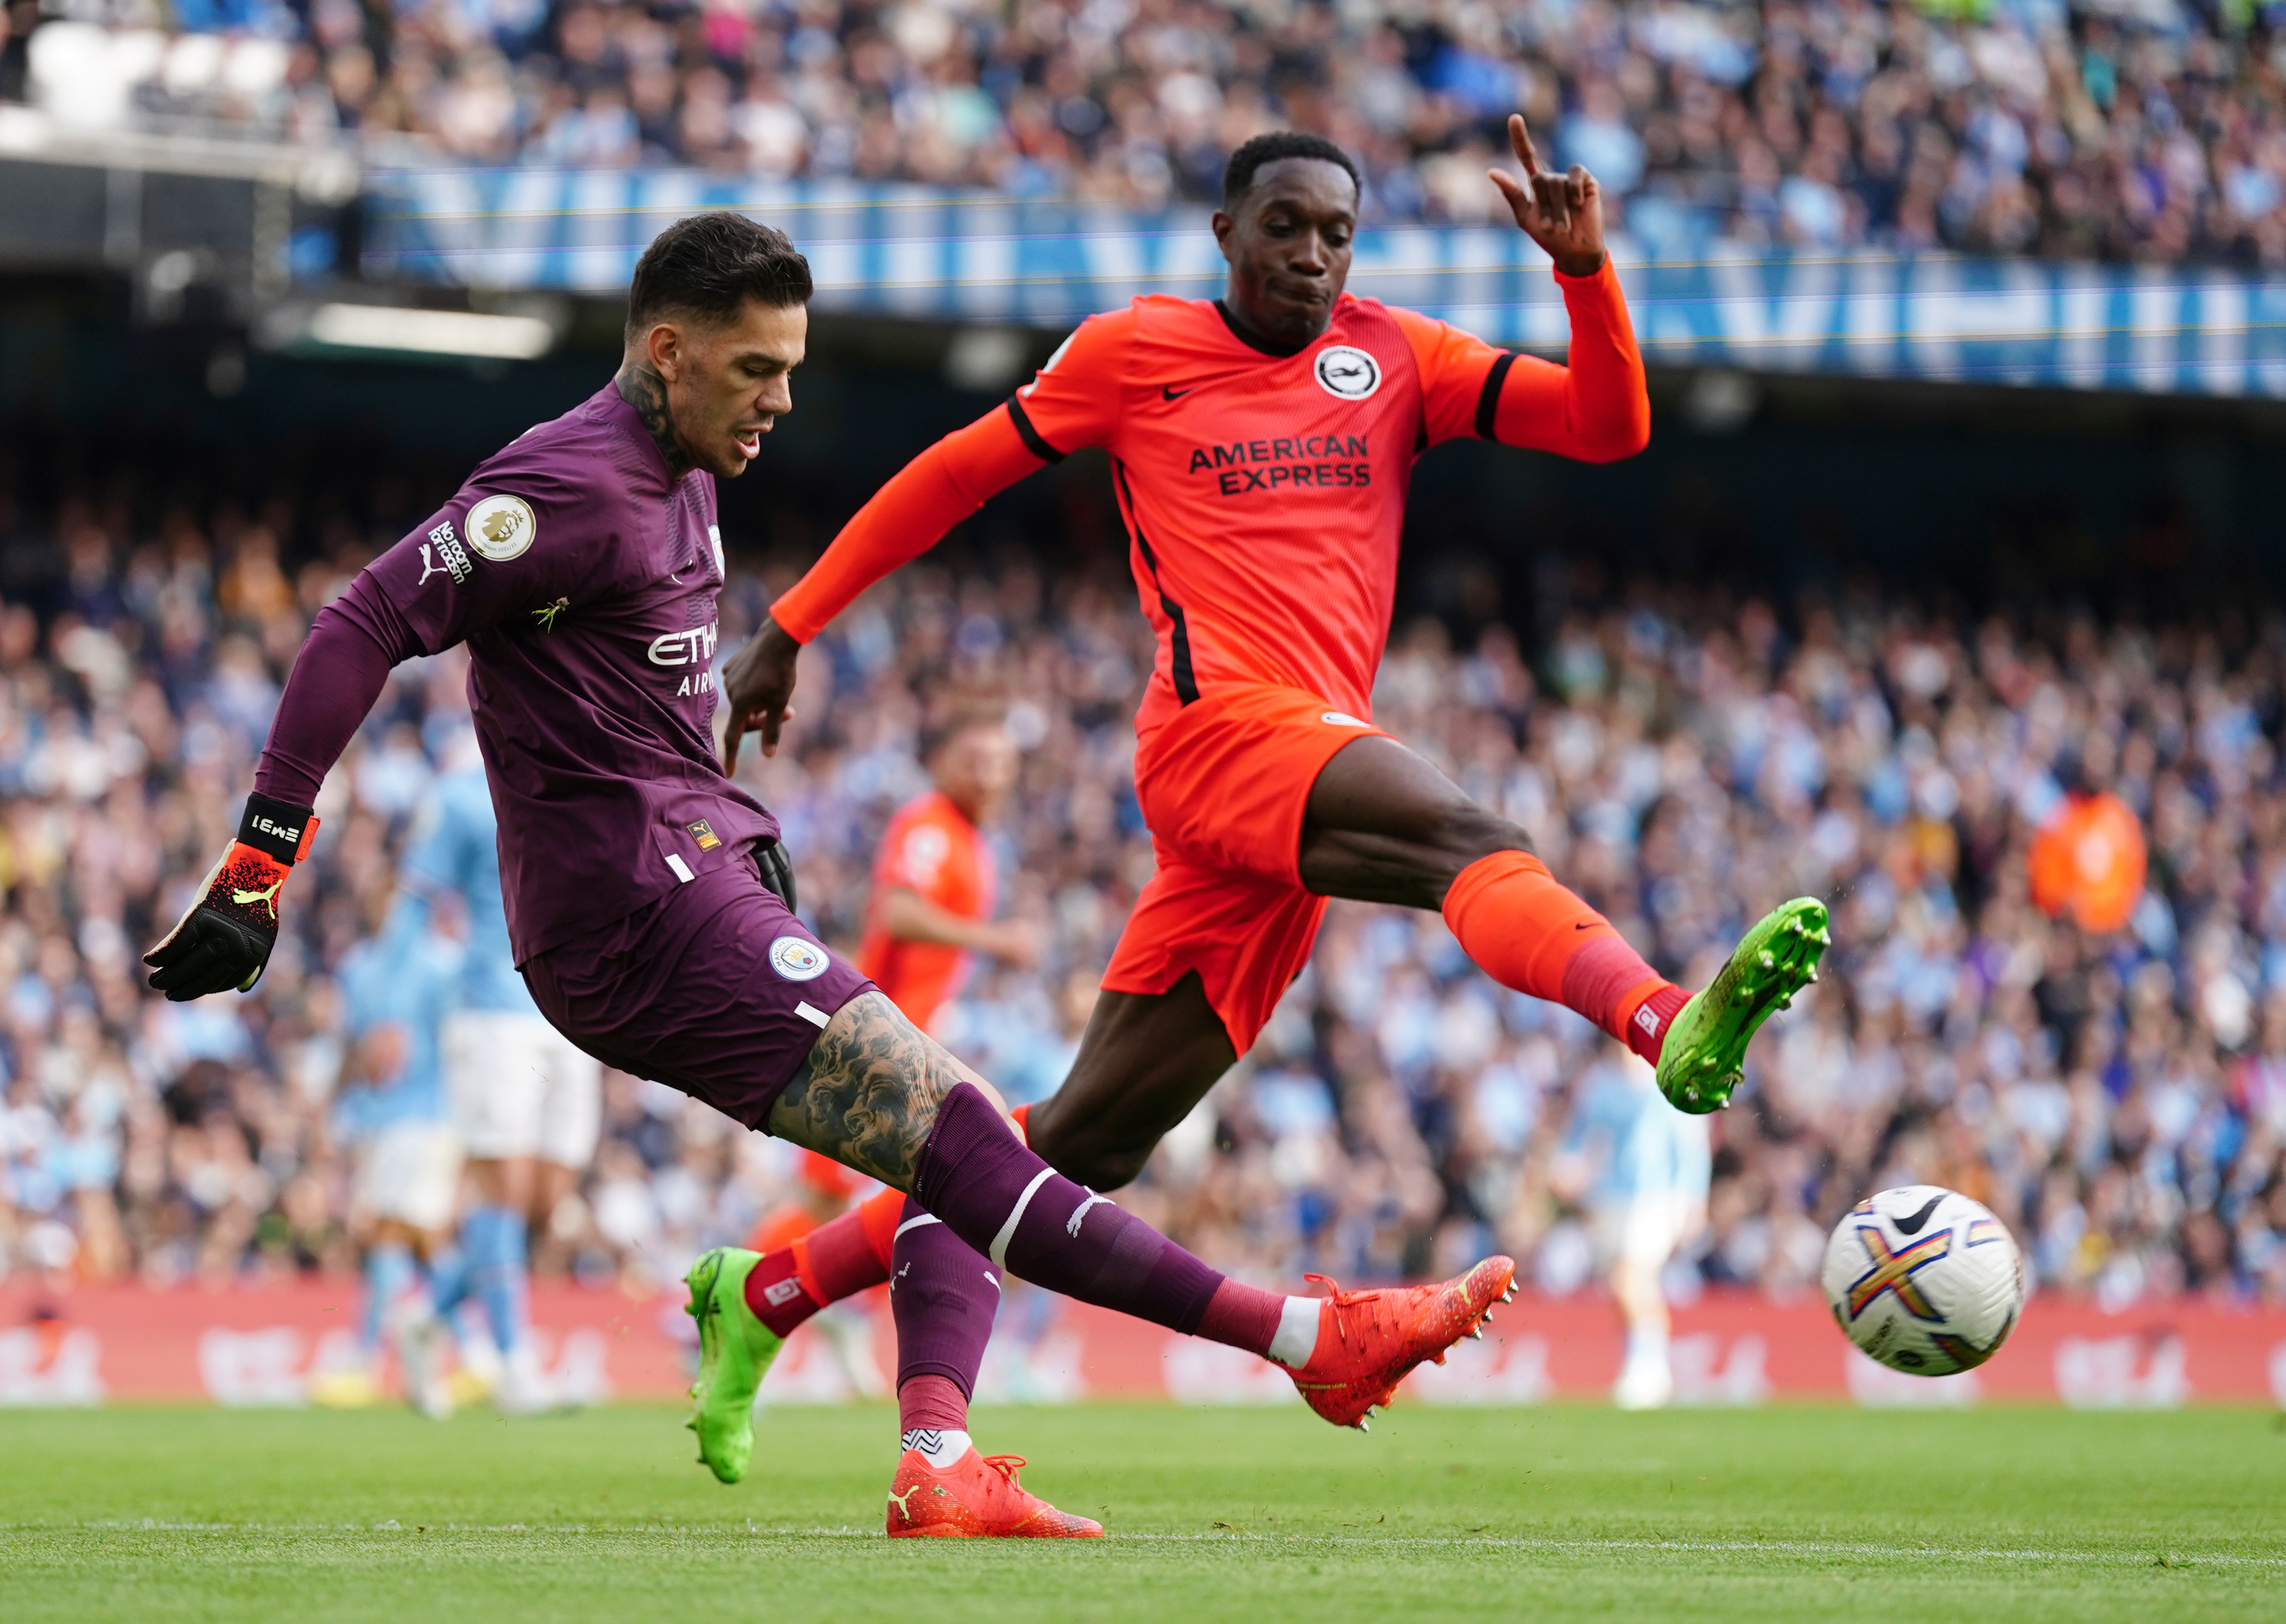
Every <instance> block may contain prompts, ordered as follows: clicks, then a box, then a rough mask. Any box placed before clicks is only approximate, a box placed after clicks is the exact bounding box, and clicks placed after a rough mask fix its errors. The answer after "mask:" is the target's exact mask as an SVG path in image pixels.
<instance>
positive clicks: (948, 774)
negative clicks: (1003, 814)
mask: <svg viewBox="0 0 2286 1624" xmlns="http://www.w3.org/2000/svg"><path fill="white" fill-rule="evenodd" d="M1017 765H1018V763H1017V755H1016V741H1015V740H1014V739H1013V738H1011V737H1008V729H1005V728H1004V727H1000V726H997V724H996V725H993V726H989V727H986V726H978V727H968V728H963V729H961V730H960V731H959V732H958V733H956V734H954V735H953V736H952V737H950V738H949V739H947V740H946V741H945V742H944V745H942V748H940V749H939V750H938V751H937V753H936V760H935V761H934V762H932V763H931V764H930V766H931V776H932V777H934V778H935V779H936V786H937V788H939V789H941V790H942V791H943V792H944V793H945V795H946V797H947V798H948V799H949V800H951V802H952V804H953V805H954V806H956V807H958V808H960V809H961V811H962V813H963V814H964V815H966V817H967V818H968V821H969V822H970V823H972V824H989V823H990V822H991V821H992V820H993V819H994V818H996V817H997V816H999V815H1000V809H1001V808H1003V807H1005V806H1006V805H1007V804H1008V795H1009V792H1011V791H1013V789H1014V788H1015V787H1016V769H1017Z"/></svg>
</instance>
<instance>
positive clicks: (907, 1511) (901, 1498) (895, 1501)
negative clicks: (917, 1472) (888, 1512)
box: [889, 1483, 920, 1522]
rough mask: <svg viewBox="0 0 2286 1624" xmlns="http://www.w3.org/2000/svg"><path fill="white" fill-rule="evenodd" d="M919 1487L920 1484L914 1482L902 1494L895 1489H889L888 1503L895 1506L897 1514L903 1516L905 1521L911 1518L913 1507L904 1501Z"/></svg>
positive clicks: (915, 1492) (916, 1491)
mask: <svg viewBox="0 0 2286 1624" xmlns="http://www.w3.org/2000/svg"><path fill="white" fill-rule="evenodd" d="M919 1489H920V1485H919V1484H918V1483H916V1484H914V1485H913V1486H912V1487H911V1488H909V1489H907V1490H906V1491H905V1492H904V1493H903V1494H899V1493H897V1491H896V1490H895V1489H891V1490H890V1491H889V1503H890V1504H891V1505H893V1506H895V1507H896V1508H897V1515H898V1516H900V1517H902V1518H904V1519H905V1520H906V1521H907V1522H910V1521H912V1520H913V1509H912V1507H910V1506H909V1505H907V1504H906V1503H905V1502H907V1501H909V1500H910V1499H911V1498H912V1497H913V1495H914V1494H917V1493H918V1491H919Z"/></svg>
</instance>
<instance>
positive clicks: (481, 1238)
mask: <svg viewBox="0 0 2286 1624" xmlns="http://www.w3.org/2000/svg"><path fill="white" fill-rule="evenodd" d="M499 838H500V837H499V824H498V822H497V820H496V819H495V817H494V816H493V800H492V792H491V790H490V788H489V787H488V786H487V785H486V784H485V769H484V766H483V764H482V762H481V761H478V760H477V753H476V750H475V742H474V739H473V737H470V736H463V737H462V738H461V739H460V740H459V741H457V743H456V744H455V745H454V746H453V749H452V750H451V752H450V753H448V757H447V763H446V770H445V771H444V772H442V773H440V774H439V775H438V776H437V778H436V780H435V781H434V782H433V783H431V784H430V786H429V790H428V792H427V793H426V795H425V796H424V797H423V798H422V803H421V806H420V808H419V810H418V811H417V812H416V813H415V815H414V825H413V831H412V834H411V837H410V839H409V840H407V842H406V853H405V863H404V881H405V884H406V887H407V888H408V889H412V890H416V891H419V892H421V893H422V894H424V895H428V896H429V897H430V898H431V899H433V900H437V901H440V902H441V901H442V900H443V899H445V898H448V897H449V898H451V899H453V903H454V904H455V905H457V907H458V908H459V910H460V911H461V914H462V915H463V917H464V919H465V928H466V937H467V942H466V946H465V948H464V950H463V952H462V955H461V969H460V974H459V976H458V977H457V984H456V986H455V988H454V991H453V1002H452V1006H451V1009H450V1011H449V1013H446V1014H445V1016H444V1021H443V1031H442V1048H443V1061H444V1075H445V1086H446V1089H447V1091H448V1092H449V1094H450V1096H451V1100H452V1115H453V1121H454V1123H456V1124H457V1125H458V1127H459V1130H460V1134H461V1143H462V1144H463V1146H464V1147H466V1150H467V1153H468V1157H469V1163H468V1167H469V1182H470V1184H471V1185H472V1186H474V1202H473V1204H472V1205H471V1206H470V1208H469V1214H468V1217H467V1218H466V1219H465V1220H464V1221H463V1223H462V1225H461V1250H462V1252H463V1253H464V1254H465V1257H466V1259H467V1266H468V1276H467V1285H466V1289H467V1291H468V1293H469V1295H471V1296H473V1297H475V1298H476V1299H477V1301H478V1302H480V1303H481V1304H482V1305H484V1309H485V1319H486V1320H487V1321H488V1322H489V1323H490V1325H491V1327H492V1335H493V1344H494V1345H495V1346H496V1347H497V1349H498V1353H499V1357H498V1360H497V1361H494V1360H488V1359H486V1358H485V1357H484V1350H482V1348H481V1344H479V1343H478V1342H477V1340H476V1339H473V1338H464V1339H463V1343H462V1351H463V1358H464V1365H465V1367H466V1368H469V1369H470V1370H471V1371H472V1372H475V1373H477V1374H478V1376H479V1377H480V1380H481V1379H484V1378H489V1380H490V1383H491V1384H492V1387H493V1402H494V1403H495V1404H496V1405H498V1406H499V1407H501V1409H503V1410H506V1411H508V1412H510V1413H514V1414H529V1413H532V1412H534V1411H538V1410H542V1409H546V1408H548V1407H549V1406H550V1405H551V1404H552V1403H553V1402H554V1401H555V1398H556V1395H555V1394H553V1393H552V1392H550V1391H549V1390H548V1383H547V1379H546V1375H545V1372H544V1371H543V1369H542V1368H541V1365H540V1358H539V1354H538V1352H537V1351H536V1350H535V1349H534V1348H533V1346H532V1330H531V1323H530V1317H529V1311H528V1301H529V1268H528V1263H527V1258H528V1245H527V1237H528V1234H529V1228H530V1226H532V1225H545V1224H546V1223H547V1222H548V1220H549V1218H552V1217H553V1216H554V1214H555V1211H556V1206H557V1204H558V1203H559V1202H562V1201H563V1200H564V1197H565V1196H566V1195H568V1194H571V1191H572V1189H573V1188H574V1187H575V1186H576V1185H577V1184H578V1182H579V1174H580V1173H581V1171H583V1170H585V1169H586V1167H587V1163H589V1162H590V1161H591V1160H593V1159H594V1157H595V1139H596V1135H597V1133H598V1131H600V1128H601V1125H602V1119H603V1068H602V1067H601V1066H599V1065H598V1064H597V1063H596V1061H595V1059H594V1058H593V1057H592V1056H590V1055H587V1054H585V1053H583V1052H580V1050H579V1049H578V1048H577V1047H575V1046H574V1045H573V1044H572V1043H571V1039H569V1038H567V1037H564V1035H563V1034H562V1033H560V1032H558V1031H557V1030H556V1029H555V1028H554V1027H552V1026H550V1025H548V1021H547V1019H546V1017H544V1016H543V1015H541V1014H540V1011H539V1009H538V1008H537V1007H536V1006H535V1005H533V1004H532V995H531V994H530V993H529V992H527V991H526V990H525V989H524V977H523V976H522V975H521V974H518V973H517V971H516V958H515V954H514V953H513V952H512V951H511V950H510V949H509V946H508V914H507V911H506V909H505V908H504V907H503V905H502V903H501V871H500V845H499ZM442 1306H445V1308H446V1310H447V1312H449V1311H450V1308H451V1306H452V1304H450V1303H446V1304H444V1305H442Z"/></svg>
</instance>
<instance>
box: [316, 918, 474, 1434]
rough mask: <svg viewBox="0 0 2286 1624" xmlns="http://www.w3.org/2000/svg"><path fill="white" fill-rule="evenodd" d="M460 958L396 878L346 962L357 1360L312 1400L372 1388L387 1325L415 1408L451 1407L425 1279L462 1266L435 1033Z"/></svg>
mask: <svg viewBox="0 0 2286 1624" xmlns="http://www.w3.org/2000/svg"><path fill="white" fill-rule="evenodd" d="M460 961H461V953H460V947H459V944H458V943H456V942H453V941H451V940H450V939H448V938H446V937H445V936H442V935H440V934H437V931H436V930H435V929H434V927H433V922H432V920H431V918H430V910H429V904H428V903H427V901H426V900H425V899H424V898H422V896H421V895H419V894H417V893H414V892H410V891H406V890H402V889H400V890H399V891H398V893H397V894H396V895H395V896H394V897H392V898H391V899H390V902H389V903H388V911H387V914H386V916H385V918H384V919H383V920H382V925H381V929H380V931H379V933H378V934H375V935H374V936H373V937H372V938H370V939H369V940H367V941H365V942H359V944H358V945H357V946H356V947H354V948H352V949H351V950H350V952H349V955H348V957H347V958H344V959H343V963H342V968H341V974H340V975H339V977H338V980H339V981H340V985H341V991H342V1008H343V1026H344V1029H345V1030H344V1032H343V1036H344V1037H345V1038H346V1039H347V1040H348V1042H347V1060H346V1062H345V1064H344V1066H343V1075H342V1083H341V1090H340V1092H339V1095H338V1103H337V1104H336V1106H335V1125H336V1128H337V1130H338V1131H340V1133H341V1134H342V1137H343V1139H346V1140H347V1141H348V1142H349V1143H350V1144H351V1146H352V1147H354V1152H355V1157H356V1168H357V1172H356V1184H355V1190H354V1194H353V1197H352V1201H351V1210H352V1214H353V1219H352V1221H353V1223H354V1224H355V1225H356V1226H358V1227H359V1229H360V1230H361V1231H362V1232H363V1236H364V1241H365V1249H366V1250H365V1281H366V1302H365V1316H364V1321H363V1324H362V1327H361V1328H360V1332H359V1364H358V1365H357V1366H356V1367H354V1368H351V1369H348V1370H343V1371H334V1372H329V1373H327V1374H326V1375H324V1376H319V1377H318V1378H317V1379H316V1381H315V1382H314V1383H313V1384H312V1388H311V1397H312V1398H313V1399H315V1400H316V1401H317V1402H319V1403H320V1404H326V1405H335V1406H354V1405H360V1404H370V1403H372V1402H374V1399H376V1398H378V1396H379V1391H380V1388H379V1382H378V1380H377V1376H376V1371H377V1369H378V1366H379V1362H380V1355H381V1342H382V1336H384V1335H386V1336H390V1337H391V1338H392V1339H393V1341H394V1342H395V1344H396V1347H397V1352H398V1361H399V1363H400V1364H401V1366H402V1367H403V1370H404V1376H405V1385H406V1395H407V1396H408V1397H409V1398H410V1399H412V1400H413V1403H414V1406H415V1407H417V1408H419V1409H420V1410H422V1412H423V1413H424V1414H427V1415H436V1416H439V1417H441V1416H443V1415H446V1414H448V1413H450V1410H451V1408H452V1402H451V1399H450V1397H449V1395H448V1393H447V1391H446V1389H445V1383H444V1377H443V1370H442V1368H441V1363H440V1359H441V1353H442V1346H441V1342H440V1338H439V1336H438V1330H439V1328H438V1326H437V1315H436V1313H435V1311H434V1308H433V1306H432V1303H431V1286H432V1284H433V1287H434V1289H435V1290H436V1291H437V1292H438V1293H439V1294H445V1293H450V1292H452V1291H453V1290H454V1289H456V1282H457V1280H458V1277H459V1275H460V1273H461V1267H460V1261H459V1258H458V1257H456V1256H455V1253H454V1248H453V1241H452V1234H453V1208H454V1207H455V1206H456V1205H457V1204H458V1202H459V1198H460V1183H461V1140H460V1136H459V1134H458V1133H457V1132H456V1131H454V1129H453V1117H452V1109H451V1105H450V1102H449V1101H448V1100H447V1099H446V1097H445V1076H444V1069H443V1066H442V1064H441V1062H440V1060H439V1057H438V1053H437V1031H438V1029H439V1026H440V1024H441V1023H442V1021H443V1020H444V1016H445V1010H446V1009H447V1008H448V1007H449V1005H450V1002H451V998H452V992H453V981H454V979H455V976H456V974H457V973H458V970H459V967H460ZM424 1273H426V1274H427V1275H428V1276H430V1279H429V1280H428V1281H424V1279H423V1275H424Z"/></svg>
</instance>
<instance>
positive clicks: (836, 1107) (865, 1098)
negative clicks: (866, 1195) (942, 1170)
mask: <svg viewBox="0 0 2286 1624" xmlns="http://www.w3.org/2000/svg"><path fill="white" fill-rule="evenodd" d="M964 1083H966V1084H971V1085H972V1086H974V1087H975V1088H976V1089H978V1090H979V1091H980V1092H982V1093H983V1094H984V1095H985V1096H986V1098H987V1099H989V1100H990V1101H991V1104H992V1106H993V1107H994V1108H995V1109H997V1110H998V1111H999V1113H1000V1114H1001V1116H1004V1117H1005V1116H1006V1115H1007V1107H1006V1106H1005V1104H1004V1103H1003V1102H1002V1100H1001V1099H1000V1096H999V1094H998V1093H997V1092H996V1091H995V1090H994V1089H993V1087H992V1085H991V1084H989V1083H987V1082H986V1081H985V1080H984V1079H983V1078H982V1077H980V1076H977V1075H976V1074H975V1073H974V1072H973V1071H971V1070H970V1069H969V1068H967V1067H966V1066H964V1065H962V1064H961V1063H960V1062H959V1061H958V1060H955V1059H954V1058H953V1057H952V1056H951V1055H950V1054H948V1053H947V1052H945V1051H944V1049H943V1047H942V1045H939V1044H937V1043H936V1042H935V1041H934V1039H933V1038H931V1037H929V1036H928V1035H927V1034H926V1033H925V1032H923V1031H922V1030H921V1029H919V1028H918V1027H916V1026H915V1025H914V1024H913V1023H912V1022H911V1021H908V1020H906V1019H905V1016H904V1012H903V1011H902V1010H900V1009H899V1008H898V1007H897V1006H896V1005H894V1004H892V1003H890V1002H889V1000H888V999H887V997H885V996H883V995H882V994H880V993H879V992H861V993H859V994H858V995H857V996H856V997H854V998H852V999H850V1000H849V1002H848V1003H847V1004H845V1005H842V1006H841V1008H840V1011H839V1013H836V1014H835V1015H834V1017H833V1019H832V1021H829V1022H827V1024H826V1028H825V1030H824V1031H823V1032H821V1033H819V1034H818V1037H817V1042H816V1044H815V1045H812V1047H811V1049H810V1051H809V1058H808V1060H806V1061H804V1062H803V1063H802V1068H801V1069H800V1071H799V1072H796V1073H795V1074H794V1079H793V1081H792V1082H791V1083H789V1084H786V1086H785V1092H783V1093H781V1094H780V1095H779V1096H778V1098H777V1103H776V1105H774V1106H772V1107H771V1108H770V1115H769V1122H768V1123H767V1124H766V1125H767V1127H768V1128H769V1131H770V1133H771V1134H772V1135H773V1136H775V1137H776V1138H778V1139H786V1140H789V1141H791V1142H792V1143H793V1144H796V1145H800V1147H803V1148H804V1149H806V1150H814V1151H816V1152H817V1154H818V1155H823V1156H831V1157H832V1158H833V1159H834V1160H835V1161H837V1162H839V1163H841V1164H842V1165H844V1166H845V1167H852V1168H855V1169H856V1170H857V1171H859V1172H861V1173H863V1174H866V1175H867V1176H868V1177H870V1178H874V1179H879V1180H880V1181H881V1182H882V1183H883V1184H886V1185H891V1186H895V1188H897V1189H900V1190H905V1191H909V1192H910V1190H911V1189H912V1187H913V1180H914V1176H915V1173H916V1171H918V1168H919V1166H920V1158H921V1152H922V1150H923V1149H924V1148H925V1147H926V1146H927V1144H928V1140H929V1136H930V1135H931V1134H932V1133H934V1131H936V1122H937V1111H938V1108H939V1107H940V1106H942V1104H943V1102H944V1099H945V1096H946V1095H948V1094H950V1092H952V1091H953V1090H954V1089H955V1088H957V1087H958V1086H959V1085H960V1084H964ZM1014 1131H1015V1130H1014V1129H1013V1126H1012V1127H1011V1128H1010V1129H1009V1132H1010V1133H1011V1134H1012V1135H1013V1133H1014Z"/></svg>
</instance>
